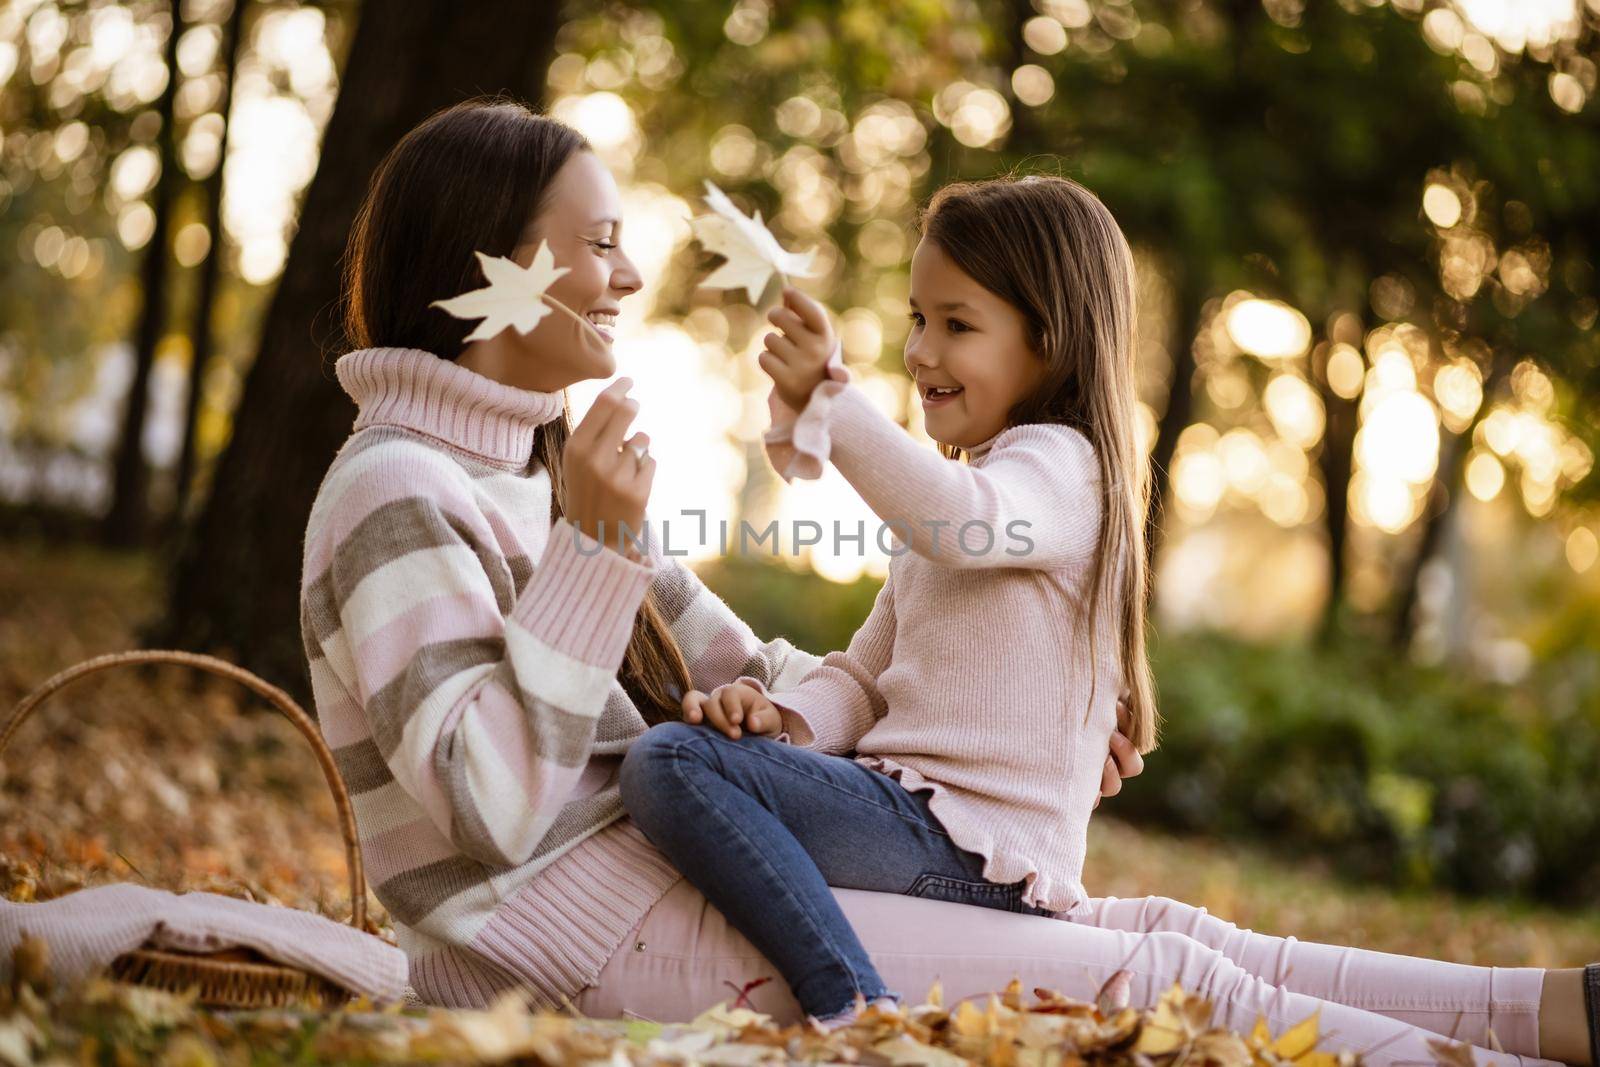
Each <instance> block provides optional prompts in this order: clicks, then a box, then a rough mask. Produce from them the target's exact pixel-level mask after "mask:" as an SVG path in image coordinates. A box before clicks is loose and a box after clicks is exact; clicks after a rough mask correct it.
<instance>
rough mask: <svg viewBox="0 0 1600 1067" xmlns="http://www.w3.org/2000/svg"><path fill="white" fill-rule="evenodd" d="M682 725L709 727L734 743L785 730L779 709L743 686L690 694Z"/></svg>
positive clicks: (722, 687) (686, 700)
mask: <svg viewBox="0 0 1600 1067" xmlns="http://www.w3.org/2000/svg"><path fill="white" fill-rule="evenodd" d="M683 721H684V722H687V723H701V722H705V723H709V724H710V725H711V726H713V727H715V728H716V729H718V730H721V731H722V732H723V733H725V734H727V735H728V736H729V737H731V738H733V739H734V740H738V738H739V737H740V735H741V734H746V733H749V734H759V735H762V736H768V737H770V736H772V735H774V734H777V733H781V732H782V730H783V723H782V721H781V720H780V719H779V716H778V709H777V708H776V707H775V706H774V705H773V703H772V701H770V700H768V699H767V698H766V697H765V696H763V695H762V693H761V691H760V690H758V689H756V688H755V687H754V686H750V685H745V684H744V683H743V682H729V683H728V684H727V685H719V686H717V687H716V688H715V689H713V690H712V691H711V692H710V693H709V694H707V693H702V692H701V691H700V690H698V689H691V690H689V691H688V692H687V693H685V694H684V696H683Z"/></svg>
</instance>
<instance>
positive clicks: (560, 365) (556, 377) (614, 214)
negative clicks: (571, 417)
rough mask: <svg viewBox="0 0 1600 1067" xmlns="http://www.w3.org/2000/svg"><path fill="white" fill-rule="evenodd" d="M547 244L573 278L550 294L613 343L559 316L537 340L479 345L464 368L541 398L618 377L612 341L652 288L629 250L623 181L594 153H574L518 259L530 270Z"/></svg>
mask: <svg viewBox="0 0 1600 1067" xmlns="http://www.w3.org/2000/svg"><path fill="white" fill-rule="evenodd" d="M541 240H543V241H547V242H549V245H550V252H551V254H552V255H553V256H554V258H555V265H556V266H557V267H565V268H566V270H567V273H565V274H563V275H562V276H561V277H559V278H557V279H556V280H555V281H554V282H552V283H551V285H550V288H549V289H548V290H547V292H548V293H549V295H550V296H552V297H554V298H555V299H557V300H559V301H561V302H562V303H563V304H565V305H567V307H569V308H571V309H572V310H573V311H576V312H577V313H578V314H579V315H582V316H584V317H585V318H587V319H588V320H589V321H590V322H591V323H592V324H593V325H594V326H595V327H596V328H597V330H598V331H599V333H600V334H601V335H603V336H604V337H605V338H606V340H605V341H604V342H602V341H601V340H600V339H599V338H597V337H596V336H595V331H591V330H589V329H587V328H585V327H583V326H580V325H579V324H578V323H576V322H574V321H573V320H572V318H571V317H570V316H568V315H566V314H564V313H563V312H561V311H558V310H555V309H553V308H552V309H551V311H550V313H549V314H547V315H545V317H544V318H542V319H541V320H539V324H538V325H537V326H535V327H534V328H533V330H532V331H531V332H529V333H527V334H520V333H518V332H517V331H516V330H515V329H508V330H503V331H501V332H500V333H499V334H497V335H495V336H494V337H491V338H489V339H488V340H487V341H475V342H473V343H472V344H469V345H467V346H466V347H465V348H463V349H462V352H461V356H460V358H459V359H457V361H456V362H457V363H458V364H460V365H461V366H464V367H466V368H468V369H469V370H473V371H477V372H478V373H479V374H482V375H484V376H485V377H488V378H493V379H494V380H495V381H498V382H502V383H504V384H506V385H511V386H516V387H517V388H520V389H532V390H537V391H539V392H556V391H558V390H561V389H564V388H566V387H567V386H569V385H571V384H572V383H574V382H580V381H584V380H586V379H589V378H607V377H610V376H611V375H612V374H614V373H615V372H616V369H617V361H616V356H615V354H614V353H613V352H612V344H611V338H612V336H613V334H614V332H615V329H616V321H617V312H618V311H619V310H621V309H620V306H619V305H620V301H621V300H622V298H623V297H625V296H628V295H630V294H632V293H636V292H638V291H639V289H640V288H641V286H642V285H643V284H644V283H643V280H642V279H641V278H640V277H639V271H638V268H636V267H635V266H634V265H633V261H632V260H630V259H629V258H628V256H627V253H625V252H624V251H623V250H622V196H621V194H620V193H619V192H618V191H617V183H616V180H615V179H614V178H613V177H612V176H611V171H610V170H609V169H608V168H607V167H606V165H605V164H604V163H602V162H601V161H600V159H599V157H597V156H596V155H595V154H594V153H593V152H589V151H580V152H576V153H574V154H573V156H572V158H571V159H569V160H567V162H566V163H564V164H563V165H562V167H561V169H560V170H559V171H557V172H556V176H555V178H554V179H553V180H552V181H551V183H550V189H549V193H548V195H547V196H546V197H545V200H544V205H543V208H542V210H541V211H540V212H539V213H538V214H537V215H535V216H534V217H533V218H532V219H530V220H529V222H528V226H527V228H526V229H525V230H524V231H523V233H522V237H521V239H520V240H519V242H518V244H517V247H516V249H515V251H513V253H512V256H511V258H512V259H514V260H516V262H517V263H518V264H520V265H521V266H524V267H526V266H528V265H529V264H530V263H532V262H533V256H534V253H535V252H536V251H537V250H538V247H539V242H540V241H541Z"/></svg>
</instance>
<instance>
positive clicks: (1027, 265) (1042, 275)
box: [922, 176, 1158, 752]
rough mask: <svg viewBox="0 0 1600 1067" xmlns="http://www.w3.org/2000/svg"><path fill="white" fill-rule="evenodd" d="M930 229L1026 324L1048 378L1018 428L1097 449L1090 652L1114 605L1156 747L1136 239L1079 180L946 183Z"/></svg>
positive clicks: (1137, 706) (1136, 717)
mask: <svg viewBox="0 0 1600 1067" xmlns="http://www.w3.org/2000/svg"><path fill="white" fill-rule="evenodd" d="M922 233H923V236H924V238H926V239H927V240H930V241H932V242H934V243H935V244H937V245H938V246H939V248H940V249H941V250H942V251H943V252H944V253H945V254H946V255H948V256H949V257H950V258H951V259H952V260H954V261H955V263H956V265H957V266H958V267H960V268H961V269H962V271H964V272H965V273H966V274H967V275H969V276H970V277H971V278H972V279H973V280H974V281H976V282H977V283H978V284H979V285H982V286H983V287H984V288H985V289H988V290H989V291H990V292H992V293H994V294H995V295H997V296H999V297H1001V298H1002V299H1004V300H1005V301H1006V302H1007V303H1009V304H1011V305H1012V306H1013V307H1015V308H1016V309H1017V310H1018V311H1020V312H1021V313H1022V314H1023V316H1024V318H1025V319H1026V320H1027V326H1028V336H1029V341H1030V343H1031V345H1032V347H1033V351H1034V353H1035V354H1036V355H1038V356H1039V357H1040V358H1041V359H1043V360H1044V361H1045V365H1046V368H1047V370H1046V376H1045V380H1044V384H1043V385H1042V386H1041V388H1040V389H1039V390H1038V391H1037V392H1035V393H1034V394H1033V395H1031V396H1028V397H1026V398H1024V399H1023V400H1022V401H1021V402H1020V403H1019V404H1018V405H1017V406H1016V407H1015V408H1013V409H1012V410H1011V412H1010V413H1009V415H1008V418H1007V422H1006V424H1007V425H1008V426H1016V425H1021V424H1023V423H1030V422H1049V423H1061V424H1064V425H1067V426H1071V427H1072V428H1074V429H1076V430H1078V431H1079V432H1081V433H1082V434H1083V435H1084V436H1085V437H1087V438H1088V439H1089V441H1090V443H1091V444H1093V445H1094V452H1095V456H1096V457H1097V459H1098V460H1099V465H1100V485H1101V487H1102V488H1101V495H1102V499H1103V508H1102V512H1101V514H1102V516H1103V518H1104V521H1103V522H1101V524H1100V540H1099V544H1098V545H1097V547H1096V551H1095V560H1094V568H1093V574H1092V577H1091V580H1090V587H1089V600H1088V604H1089V608H1090V612H1091V616H1090V626H1089V633H1090V655H1091V658H1093V657H1094V644H1095V637H1094V635H1095V632H1096V629H1097V627H1096V626H1095V622H1096V621H1097V620H1098V618H1099V612H1100V611H1101V610H1103V607H1104V605H1105V604H1106V603H1107V602H1108V601H1110V602H1114V603H1115V604H1116V606H1117V609H1118V611H1119V619H1118V622H1119V623H1120V627H1119V628H1120V631H1121V634H1120V637H1121V648H1120V652H1121V658H1122V670H1123V682H1124V686H1125V689H1126V692H1127V697H1128V703H1129V705H1130V707H1131V710H1132V712H1133V726H1132V732H1131V734H1130V739H1131V740H1132V741H1133V743H1134V745H1135V746H1136V747H1137V748H1138V749H1139V751H1140V752H1148V751H1150V750H1151V749H1152V748H1154V747H1155V744H1156V732H1157V724H1158V716H1157V713H1156V704H1155V682H1154V680H1153V679H1152V677H1151V674H1150V664H1149V659H1148V657H1147V655H1146V652H1145V600H1146V597H1145V588H1146V583H1147V582H1148V581H1149V562H1148V559H1147V547H1146V544H1145V514H1146V512H1147V511H1148V510H1149V507H1150V465H1149V460H1148V458H1147V457H1146V455H1145V453H1144V450H1143V449H1141V448H1140V447H1139V441H1138V433H1137V431H1136V427H1137V422H1136V418H1135V411H1136V407H1135V405H1136V402H1137V393H1136V390H1135V383H1134V382H1135V380H1134V310H1135V309H1134V292H1135V289H1134V271H1133V253H1132V252H1131V250H1130V249H1129V248H1128V242H1127V239H1126V238H1124V237H1123V235H1122V230H1121V229H1120V228H1118V226H1117V223H1116V220H1115V219H1113V218H1112V217H1111V212H1110V211H1109V210H1107V209H1106V206H1105V205H1104V204H1102V203H1101V202H1100V199H1099V198H1098V197H1096V196H1095V195H1094V194H1093V193H1091V192H1090V191H1089V190H1087V189H1085V188H1084V187H1083V186H1081V185H1079V184H1078V183H1077V182H1074V181H1071V180H1070V179H1067V178H1059V177H1045V176H1029V177H1025V178H1020V179H1019V178H1010V177H1007V178H995V179H991V180H988V181H982V182H958V183H956V184H953V185H947V186H945V187H944V188H943V189H940V190H939V192H937V193H936V194H934V197H933V199H932V200H931V201H930V203H929V204H928V207H927V209H926V211H925V212H924V213H923V216H922ZM942 451H943V452H944V454H945V455H946V456H947V457H949V458H951V459H955V458H958V457H959V456H961V454H962V452H963V450H962V449H960V448H956V447H953V446H942ZM1118 561H1121V562H1122V564H1123V565H1122V566H1120V567H1119V566H1118V565H1117V564H1118ZM1113 583H1114V588H1113ZM1112 594H1114V595H1112ZM1091 699H1092V696H1091Z"/></svg>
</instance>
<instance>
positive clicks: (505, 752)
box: [477, 679, 583, 817]
mask: <svg viewBox="0 0 1600 1067" xmlns="http://www.w3.org/2000/svg"><path fill="white" fill-rule="evenodd" d="M477 714H478V725H479V727H481V728H482V730H483V731H484V732H485V733H486V734H488V735H489V739H490V741H491V742H492V743H493V744H494V748H495V753H496V754H497V755H498V756H499V757H500V759H501V761H502V762H503V763H505V765H506V767H507V769H509V770H510V771H511V774H512V775H513V777H515V778H516V780H517V784H518V785H519V786H520V787H521V788H522V796H523V798H524V799H525V800H526V801H527V805H526V808H527V810H528V812H530V813H533V814H542V813H548V815H549V816H551V817H553V816H554V815H555V813H556V812H557V811H559V810H560V808H561V805H562V804H564V803H566V799H567V795H568V794H569V793H571V792H572V787H573V784H574V783H576V782H577V780H578V777H579V775H581V774H582V773H583V764H582V763H581V762H580V763H579V764H578V765H577V766H574V767H563V766H562V765H561V764H560V763H557V762H556V761H555V760H554V759H552V758H550V756H549V754H547V753H541V752H540V751H539V748H538V746H537V743H536V739H535V738H534V737H533V731H532V730H531V729H530V728H529V723H528V712H527V709H525V708H524V707H523V706H522V705H521V704H520V703H518V702H517V699H516V698H515V697H513V696H512V695H511V694H510V693H508V692H506V690H505V687H504V686H502V685H501V684H500V683H499V681H498V680H496V679H490V681H489V683H488V684H487V685H485V686H484V687H483V689H482V690H481V691H479V693H478V708H477ZM489 799H492V800H493V802H496V803H503V802H504V801H503V800H499V799H498V798H489Z"/></svg>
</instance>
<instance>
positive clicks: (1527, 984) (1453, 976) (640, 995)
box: [574, 881, 1554, 1067]
mask: <svg viewBox="0 0 1600 1067" xmlns="http://www.w3.org/2000/svg"><path fill="white" fill-rule="evenodd" d="M834 892H835V894H836V895H837V896H838V898H839V904H840V906H841V907H842V908H843V909H844V913H845V915H846V917H848V918H849V920H850V922H851V924H852V925H853V926H854V927H855V929H856V932H857V934H858V935H859V936H860V938H861V941H862V943H863V944H864V945H865V946H866V948H867V950H868V952H870V953H871V954H872V961H873V963H874V964H875V965H876V966H877V968H878V971H879V973H880V974H882V975H883V978H884V981H885V982H887V983H888V985H889V988H890V989H893V990H895V991H896V992H898V993H900V994H901V995H902V997H904V999H905V1003H907V1004H916V1003H920V1002H921V1000H922V998H923V995H924V994H925V993H926V992H927V990H928V988H929V987H930V986H931V985H932V984H933V982H934V981H935V980H938V981H940V982H942V983H943V985H944V994H945V1003H947V1004H948V1003H952V1002H954V1001H955V1000H956V999H957V998H960V997H965V996H969V995H972V994H982V993H986V992H999V991H1000V990H1001V989H1003V988H1004V987H1005V985H1006V983H1007V982H1009V981H1010V980H1011V979H1012V978H1013V977H1016V978H1020V979H1021V980H1022V985H1023V989H1024V990H1025V991H1028V992H1030V993H1031V991H1032V990H1033V988H1034V987H1036V986H1044V987H1048V988H1051V989H1058V990H1060V991H1062V992H1063V993H1066V994H1067V995H1068V996H1072V997H1076V998H1079V999H1082V1000H1090V999H1093V997H1094V995H1095V993H1096V991H1097V990H1098V989H1099V988H1100V986H1101V984H1103V983H1104V982H1105V980H1106V979H1107V978H1108V977H1109V976H1110V975H1111V974H1112V973H1113V972H1115V971H1117V970H1119V969H1124V968H1125V969H1127V970H1129V971H1131V972H1132V974H1133V989H1132V1003H1133V1004H1134V1005H1135V1006H1141V1007H1142V1006H1147V1005H1150V1004H1153V1003H1155V1001H1156V999H1157V998H1158V997H1159V996H1160V995H1161V993H1162V992H1164V991H1165V990H1166V989H1167V988H1169V987H1170V986H1171V985H1172V984H1173V982H1177V983H1179V984H1180V985H1182V986H1183V988H1184V989H1186V990H1189V991H1191V992H1195V993H1199V994H1201V995H1202V996H1205V997H1206V998H1207V999H1209V1000H1210V1001H1211V1002H1212V1003H1213V1004H1214V1005H1215V1016H1214V1019H1213V1022H1214V1023H1215V1024H1216V1025H1219V1026H1226V1027H1228V1028H1230V1029H1233V1030H1237V1031H1248V1030H1249V1029H1250V1027H1251V1026H1252V1025H1254V1023H1255V1021H1256V1018H1257V1017H1258V1016H1264V1017H1265V1018H1266V1019H1267V1022H1268V1024H1269V1025H1270V1026H1271V1027H1272V1032H1273V1033H1274V1034H1278V1033H1281V1032H1282V1031H1283V1030H1284V1029H1286V1028H1288V1027H1289V1026H1292V1025H1293V1024H1295V1023H1298V1022H1300V1021H1301V1020H1303V1019H1305V1018H1306V1017H1308V1016H1309V1015H1311V1014H1312V1012H1316V1011H1320V1012H1321V1030H1322V1034H1323V1047H1324V1048H1326V1049H1329V1050H1333V1051H1337V1050H1340V1049H1350V1050H1354V1051H1359V1052H1362V1053H1363V1054H1365V1056H1366V1058H1367V1061H1368V1062H1369V1063H1370V1064H1372V1065H1373V1067H1379V1065H1382V1064H1393V1065H1400V1064H1410V1065H1419V1067H1425V1065H1429V1064H1432V1063H1433V1062H1434V1057H1433V1055H1432V1054H1431V1052H1430V1050H1429V1048H1428V1044H1427V1042H1428V1039H1429V1038H1437V1037H1438V1036H1439V1035H1445V1036H1450V1035H1454V1036H1455V1037H1456V1038H1457V1039H1459V1040H1462V1041H1466V1042H1468V1043H1470V1044H1472V1045H1476V1046H1479V1047H1478V1048H1477V1049H1474V1050H1473V1051H1474V1054H1475V1056H1476V1057H1477V1060H1478V1062H1479V1063H1494V1064H1515V1063H1521V1064H1529V1065H1540V1067H1544V1065H1550V1067H1554V1061H1551V1060H1542V1059H1539V995H1540V992H1541V990H1542V988H1543V984H1544V971H1543V970H1541V969H1539V968H1536V967H1475V966H1467V965H1464V964H1456V963H1441V962H1438V961H1436V960H1425V959H1416V958H1413V957H1409V956H1398V955H1392V954H1390V953H1385V952H1373V951H1370V950H1366V949H1358V948H1340V947H1337V946H1334V945H1319V944H1313V943H1310V942H1301V941H1297V940H1296V939H1295V938H1293V937H1269V936H1267V935H1265V934H1257V933H1252V932H1251V931H1249V930H1241V929H1239V928H1238V927H1236V926H1235V925H1234V924H1232V923H1230V922H1226V921H1224V920H1222V919H1218V918H1216V917H1215V916H1213V915H1210V914H1208V913H1207V912H1206V909H1204V908H1196V907H1191V906H1190V905H1188V904H1182V903H1179V902H1178V901H1175V900H1168V899H1166V898H1164V897H1144V898H1141V899H1137V900H1135V899H1129V900H1119V899H1117V898H1116V897H1102V898H1098V899H1096V900H1095V901H1094V902H1093V903H1094V908H1093V910H1092V911H1091V912H1089V913H1088V914H1086V915H1084V916H1082V917H1080V918H1079V919H1077V920H1075V921H1066V920H1061V919H1047V918H1042V917H1039V916H1033V915H1019V914H1014V913H1011V912H1000V911H989V910H986V909H982V908H975V907H969V906H966V905H961V904H948V903H945V902H943V901H934V900H924V899H921V898H918V897H905V896H896V895H893V894H887V893H867V892H862V891H859V890H851V889H836V890H834ZM769 976H770V977H771V978H772V979H773V980H772V981H771V982H767V983H765V984H763V985H762V986H760V987H759V988H757V989H754V990H752V991H751V993H750V995H749V1001H750V1003H751V1005H752V1006H753V1007H754V1008H755V1009H756V1010H757V1011H762V1012H766V1013H768V1014H770V1015H772V1016H774V1017H775V1018H777V1019H778V1020H780V1021H784V1022H792V1021H795V1020H798V1019H799V1018H800V1008H799V1005H798V1004H796V1003H795V1000H794V998H793V997H792V996H791V995H790V993H789V989H788V986H787V985H785V984H784V982H783V980H782V979H781V978H779V977H778V976H777V974H776V972H775V971H774V970H773V968H772V966H771V965H770V964H769V963H767V961H766V960H765V959H764V958H763V957H762V956H761V954H760V953H759V952H758V951H756V949H755V948H754V947H753V946H752V945H751V944H750V942H749V941H747V940H746V939H745V938H744V936H743V935H742V934H740V933H739V932H738V931H737V930H735V929H733V928H732V927H731V926H729V925H728V923H727V921H726V920H725V919H723V917H722V915H721V913H720V912H718V911H717V910H716V909H715V908H714V907H712V906H711V905H710V904H709V903H708V902H707V901H706V899H705V898H704V897H702V896H701V895H700V893H699V891H698V890H696V889H695V888H694V887H693V886H691V885H690V884H689V883H688V882H685V881H679V882H678V883H677V884H676V885H675V886H674V887H673V888H672V889H670V890H669V891H668V892H667V894H666V896H665V897H663V898H662V899H661V901H660V903H658V904H657V905H656V906H655V907H654V908H653V909H652V910H651V911H650V912H649V913H648V914H647V915H646V916H645V918H644V920H643V921H642V922H641V923H640V924H639V926H638V927H636V928H635V929H634V932H633V934H632V935H631V936H630V937H629V938H628V940H627V941H626V942H625V943H624V944H623V946H622V948H621V950H620V951H618V952H617V954H616V955H615V956H614V957H613V958H612V959H611V961H610V962H609V963H607V964H606V966H605V968H604V969H603V970H602V971H601V972H600V976H599V980H598V981H597V982H596V984H595V985H593V986H591V987H590V988H588V989H586V990H585V991H584V992H583V993H582V995H581V996H580V997H579V998H578V1000H577V1001H576V1002H575V1004H574V1006H575V1007H576V1008H577V1009H578V1010H579V1011H581V1012H582V1013H584V1014H585V1015H589V1016H592V1017H596V1018H617V1017H623V1016H626V1017H630V1018H643V1019H649V1020H654V1021H657V1022H682V1021H686V1020H688V1019H690V1018H692V1017H693V1016H695V1015H696V1014H698V1013H699V1012H701V1011H703V1010H704V1009H706V1008H707V1007H710V1006H711V1005H713V1004H715V1003H717V1002H719V1001H723V1000H731V999H733V997H734V996H735V995H736V992H737V990H738V989H740V988H742V987H744V986H745V985H746V984H747V983H749V982H752V981H754V980H756V979H759V978H765V977H769ZM1491 1032H1492V1034H1493V1038H1491V1037H1490V1034H1491ZM1494 1042H1497V1043H1498V1047H1499V1048H1501V1049H1503V1050H1504V1051H1503V1052H1494V1051H1492V1050H1491V1048H1492V1044H1493V1043H1494Z"/></svg>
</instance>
